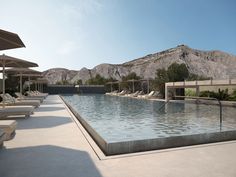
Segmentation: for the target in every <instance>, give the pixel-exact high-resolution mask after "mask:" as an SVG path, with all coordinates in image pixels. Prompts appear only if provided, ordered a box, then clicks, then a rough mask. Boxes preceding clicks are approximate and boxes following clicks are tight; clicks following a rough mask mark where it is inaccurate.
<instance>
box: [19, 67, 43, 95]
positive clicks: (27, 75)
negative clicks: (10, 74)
mask: <svg viewBox="0 0 236 177" xmlns="http://www.w3.org/2000/svg"><path fill="white" fill-rule="evenodd" d="M36 72H37V71H35V73H23V74H16V75H14V76H20V77H21V79H22V77H28V82H29V85H28V86H29V91H30V82H31V80H30V78H31V77H34V78H39V77H43V75H41V74H37V73H36ZM21 81H22V80H21ZM21 84H22V83H21ZM21 87H22V86H21Z"/></svg>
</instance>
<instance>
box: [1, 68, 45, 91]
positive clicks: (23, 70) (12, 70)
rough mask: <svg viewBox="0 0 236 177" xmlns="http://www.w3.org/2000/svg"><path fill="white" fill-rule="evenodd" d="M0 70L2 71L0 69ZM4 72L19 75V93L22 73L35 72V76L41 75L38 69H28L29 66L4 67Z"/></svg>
mask: <svg viewBox="0 0 236 177" xmlns="http://www.w3.org/2000/svg"><path fill="white" fill-rule="evenodd" d="M0 72H2V71H0ZM5 73H6V74H15V76H19V77H20V93H22V76H24V74H36V75H37V76H38V75H39V77H40V76H41V72H40V71H36V70H33V69H30V68H9V69H5ZM27 76H28V75H27Z"/></svg>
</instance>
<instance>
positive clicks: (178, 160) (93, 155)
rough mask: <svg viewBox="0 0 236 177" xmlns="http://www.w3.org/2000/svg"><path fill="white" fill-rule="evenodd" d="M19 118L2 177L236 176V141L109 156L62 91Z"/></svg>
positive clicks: (0, 160)
mask: <svg viewBox="0 0 236 177" xmlns="http://www.w3.org/2000/svg"><path fill="white" fill-rule="evenodd" d="M16 120H17V123H18V126H17V130H16V136H15V138H14V139H13V140H11V141H7V142H4V146H5V147H3V148H2V149H0V177H32V176H37V177H54V176H55V177H65V176H68V177H78V176H81V177H139V176H140V177H152V176H153V177H157V176H161V177H165V176H166V177H172V176H174V177H185V176H186V177H189V176H191V177H195V176H196V177H199V176H206V177H210V176H212V177H221V176H222V177H223V176H224V177H235V176H236V169H235V165H236V141H228V142H222V143H212V144H205V145H197V146H189V147H183V148H174V149H166V150H157V151H148V152H143V153H134V154H128V155H120V156H110V157H105V156H104V155H103V154H102V152H101V151H100V150H99V149H98V147H97V146H96V145H95V144H94V142H93V141H92V139H91V138H90V137H89V136H88V134H87V133H86V131H85V130H84V129H83V127H82V126H81V125H80V124H79V122H78V121H77V120H76V119H75V118H74V116H73V115H72V114H71V113H70V111H69V110H68V108H67V107H66V106H65V105H64V103H63V102H62V100H61V98H60V97H59V96H57V95H50V96H48V97H47V99H46V100H45V101H44V103H43V104H42V105H41V106H40V107H39V108H37V109H36V110H35V113H34V115H32V116H31V117H30V118H28V119H24V118H23V119H16Z"/></svg>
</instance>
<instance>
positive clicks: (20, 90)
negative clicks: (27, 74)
mask: <svg viewBox="0 0 236 177" xmlns="http://www.w3.org/2000/svg"><path fill="white" fill-rule="evenodd" d="M20 93H21V94H22V74H20Z"/></svg>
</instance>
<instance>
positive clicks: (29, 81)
mask: <svg viewBox="0 0 236 177" xmlns="http://www.w3.org/2000/svg"><path fill="white" fill-rule="evenodd" d="M28 82H29V85H28V87H29V91H30V76H29V77H28Z"/></svg>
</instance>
